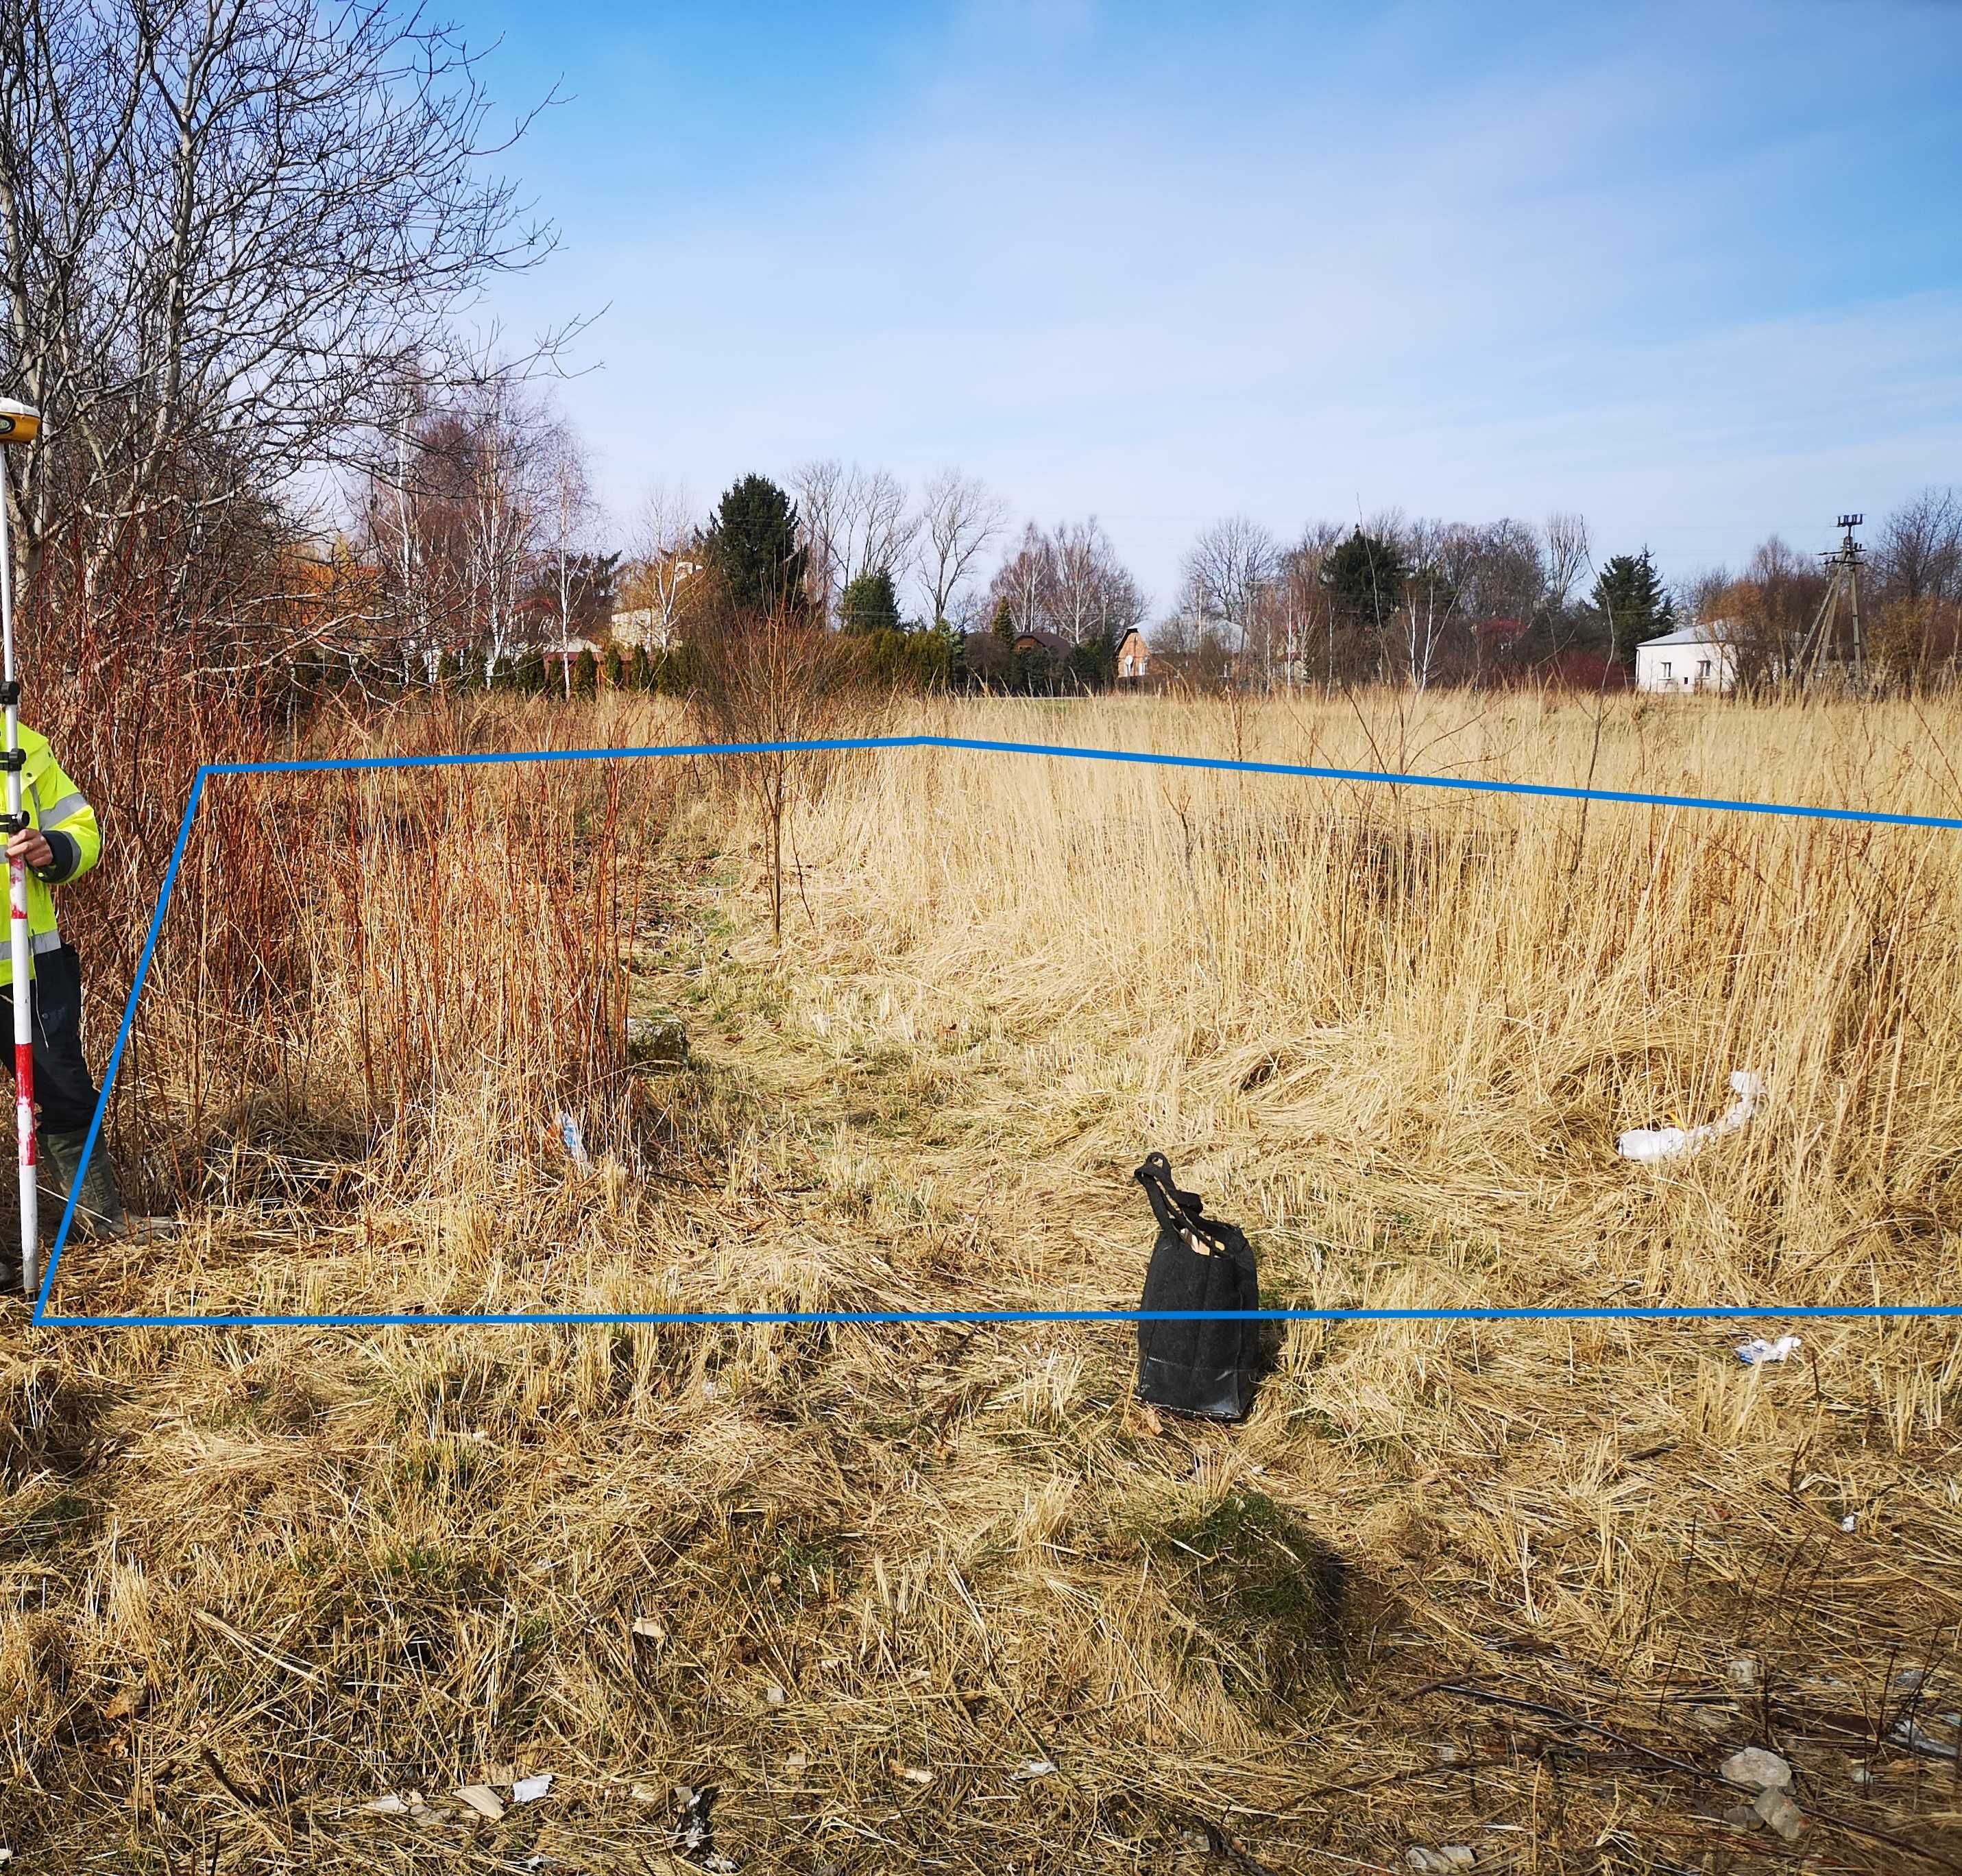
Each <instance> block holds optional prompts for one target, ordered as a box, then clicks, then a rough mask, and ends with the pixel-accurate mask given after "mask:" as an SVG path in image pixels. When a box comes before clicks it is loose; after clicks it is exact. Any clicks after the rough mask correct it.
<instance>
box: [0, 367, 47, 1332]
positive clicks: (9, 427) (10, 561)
mask: <svg viewBox="0 0 1962 1876" xmlns="http://www.w3.org/2000/svg"><path fill="white" fill-rule="evenodd" d="M40 433H41V414H40V411H37V410H35V409H34V407H32V406H31V405H30V404H17V403H15V402H14V401H13V399H12V398H0V445H7V444H12V443H32V442H33V441H34V439H35V438H36V437H37V436H39V435H40ZM7 497H8V491H7V490H6V487H5V485H4V484H0V705H4V706H5V713H6V741H5V747H4V748H0V769H4V770H5V772H6V776H7V813H6V817H5V823H4V825H5V829H6V832H7V836H8V839H12V838H13V836H14V835H15V834H18V833H19V832H20V831H21V829H22V828H24V827H25V826H27V816H26V815H25V814H24V813H22V812H21V769H22V768H23V767H24V765H25V764H26V762H27V756H26V755H25V754H24V752H23V751H22V749H21V680H20V679H19V677H18V676H17V675H16V674H15V673H14V548H13V544H12V543H11V542H10V541H9V540H8V538H7ZM7 902H8V910H9V911H10V912H11V914H12V916H11V918H10V919H9V920H8V925H9V927H10V933H9V936H10V945H9V950H10V952H11V957H12V959H13V964H14V1133H15V1136H16V1139H18V1143H19V1146H20V1160H19V1165H20V1169H21V1288H22V1289H23V1290H25V1291H26V1292H27V1294H28V1295H29V1296H32V1295H34V1292H35V1291H36V1290H38V1289H40V1193H39V1191H38V1190H37V1187H36V1184H35V1178H36V1175H35V1171H34V984H33V972H34V963H33V958H32V954H31V952H30V948H29V944H28V936H27V863H26V861H23V860H20V859H10V860H9V861H8V862H7Z"/></svg>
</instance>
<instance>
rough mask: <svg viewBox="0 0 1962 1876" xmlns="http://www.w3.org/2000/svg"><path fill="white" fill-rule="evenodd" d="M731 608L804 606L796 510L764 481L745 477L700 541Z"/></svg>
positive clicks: (753, 609)
mask: <svg viewBox="0 0 1962 1876" xmlns="http://www.w3.org/2000/svg"><path fill="white" fill-rule="evenodd" d="M702 545H703V548H704V550H705V552H706V554H707V557H708V564H709V565H710V567H711V568H712V569H713V570H714V572H715V574H716V576H717V578H718V579H719V580H721V585H722V591H723V593H724V596H725V597H726V598H727V599H728V601H729V602H730V605H732V606H735V607H737V609H739V610H740V611H743V612H750V613H762V612H772V611H773V610H774V609H775V608H777V607H778V606H789V607H791V608H796V607H800V606H802V605H803V604H804V558H805V551H804V548H803V546H802V545H800V542H799V541H798V539H797V508H796V505H795V504H794V503H793V502H792V501H791V498H790V497H788V495H786V494H784V491H782V490H781V489H780V488H779V487H778V486H777V485H776V484H775V483H774V482H772V481H771V480H770V479H769V477H768V476H765V475H746V476H744V477H743V478H742V480H741V481H738V482H736V483H733V484H731V485H730V487H729V489H728V490H727V492H726V493H725V494H724V496H723V497H722V500H721V502H720V503H717V507H716V510H715V513H714V517H713V518H712V519H711V521H710V522H709V524H708V532H707V533H706V534H705V535H704V536H703V538H702Z"/></svg>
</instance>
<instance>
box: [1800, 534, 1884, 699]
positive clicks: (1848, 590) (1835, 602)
mask: <svg viewBox="0 0 1962 1876" xmlns="http://www.w3.org/2000/svg"><path fill="white" fill-rule="evenodd" d="M1866 519H1867V517H1866V516H1865V515H1842V516H1840V517H1839V526H1840V527H1841V528H1842V529H1844V530H1845V532H1844V535H1842V539H1841V540H1840V542H1839V547H1838V548H1837V549H1836V551H1833V552H1832V553H1830V554H1820V557H1819V558H1820V564H1821V565H1823V567H1825V569H1826V596H1825V597H1824V598H1823V599H1821V600H1820V602H1819V610H1818V612H1817V614H1816V615H1814V616H1813V622H1812V629H1811V630H1810V631H1809V632H1807V634H1806V636H1805V645H1804V649H1803V650H1801V652H1800V653H1799V656H1798V675H1799V676H1801V678H1804V679H1807V680H1808V681H1810V680H1811V679H1816V678H1817V677H1820V676H1822V675H1823V673H1824V672H1825V670H1826V666H1828V665H1832V664H1836V665H1840V666H1843V667H1844V668H1845V673H1846V677H1847V681H1848V683H1849V686H1850V688H1851V689H1853V690H1854V691H1855V692H1859V691H1861V690H1863V689H1865V686H1866V680H1867V654H1866V646H1865V642H1864V641H1863V640H1862V638H1861V632H1860V569H1861V567H1863V566H1865V564H1866V559H1867V550H1866V549H1865V548H1863V547H1862V546H1861V545H1860V544H1859V542H1858V541H1856V540H1855V539H1853V530H1854V529H1855V528H1857V527H1859V526H1861V525H1862V524H1863V523H1865V520H1866ZM1842 603H1843V604H1844V605H1845V609H1846V615H1847V622H1848V625H1849V632H1848V634H1847V640H1846V643H1845V645H1844V646H1843V647H1842V645H1841V644H1840V642H1839V630H1838V625H1839V609H1840V606H1841V605H1842Z"/></svg>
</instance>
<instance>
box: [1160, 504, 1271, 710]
mask: <svg viewBox="0 0 1962 1876" xmlns="http://www.w3.org/2000/svg"><path fill="white" fill-rule="evenodd" d="M1279 562H1280V550H1279V548H1278V546H1277V544H1276V542H1275V540H1274V538H1273V535H1271V534H1270V533H1269V532H1267V529H1265V528H1264V527H1262V526H1261V525H1260V523H1258V522H1257V521H1249V520H1248V519H1247V518H1246V516H1244V515H1235V516H1232V517H1231V518H1230V519H1227V520H1225V521H1216V522H1215V523H1213V526H1211V527H1209V528H1208V529H1206V531H1205V532H1204V533H1203V534H1201V535H1200V537H1199V539H1197V541H1196V542H1193V545H1192V547H1191V548H1190V550H1189V551H1188V552H1187V554H1186V557H1185V564H1184V574H1185V590H1186V593H1187V601H1186V606H1187V610H1188V611H1190V612H1196V613H1197V614H1198V615H1199V616H1200V618H1207V619H1214V620H1217V621H1218V622H1219V623H1220V624H1221V625H1222V626H1224V628H1225V634H1224V635H1225V638H1226V639H1227V641H1228V642H1229V644H1232V645H1233V647H1235V649H1236V650H1243V651H1244V650H1251V649H1256V648H1257V649H1258V650H1260V652H1261V654H1262V665H1263V669H1264V671H1265V673H1266V674H1267V679H1268V681H1269V682H1270V683H1271V682H1272V681H1273V634H1271V633H1263V634H1261V638H1262V639H1263V640H1264V643H1263V644H1261V645H1260V646H1259V647H1254V637H1255V632H1254V626H1255V622H1256V615H1257V611H1258V609H1259V608H1260V606H1261V601H1262V599H1263V598H1264V596H1266V595H1267V593H1268V590H1269V589H1270V587H1271V586H1272V584H1273V579H1274V574H1275V572H1276V570H1277V567H1278V565H1279ZM1284 616H1285V615H1283V617H1284Z"/></svg>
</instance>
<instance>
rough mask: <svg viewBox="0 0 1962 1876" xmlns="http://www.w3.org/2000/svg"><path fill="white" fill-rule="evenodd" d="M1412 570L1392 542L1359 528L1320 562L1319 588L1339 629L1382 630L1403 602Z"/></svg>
mask: <svg viewBox="0 0 1962 1876" xmlns="http://www.w3.org/2000/svg"><path fill="white" fill-rule="evenodd" d="M1410 573H1411V570H1410V568H1409V567H1408V565H1407V564H1405V563H1404V557H1403V554H1402V551H1401V549H1400V548H1398V545H1397V544H1396V542H1394V541H1388V540H1385V539H1383V537H1382V535H1376V534H1365V533H1364V532H1363V530H1362V529H1361V528H1360V526H1359V527H1357V528H1356V529H1354V531H1353V532H1351V534H1350V536H1349V538H1348V539H1347V540H1346V541H1344V542H1343V543H1342V544H1341V545H1340V547H1338V548H1336V549H1335V550H1334V551H1333V552H1332V553H1331V554H1329V556H1328V558H1327V559H1326V560H1325V561H1323V562H1322V565H1321V584H1322V586H1323V588H1324V589H1325V590H1326V592H1327V593H1328V597H1329V602H1330V603H1331V606H1333V607H1334V612H1335V619H1336V622H1337V624H1338V625H1350V626H1356V625H1366V626H1371V627H1382V626H1385V625H1388V623H1389V622H1390V615H1391V614H1392V612H1395V610H1396V609H1397V608H1398V606H1400V605H1401V603H1402V602H1403V596H1404V583H1405V582H1406V581H1407V580H1408V579H1409V578H1410Z"/></svg>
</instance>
